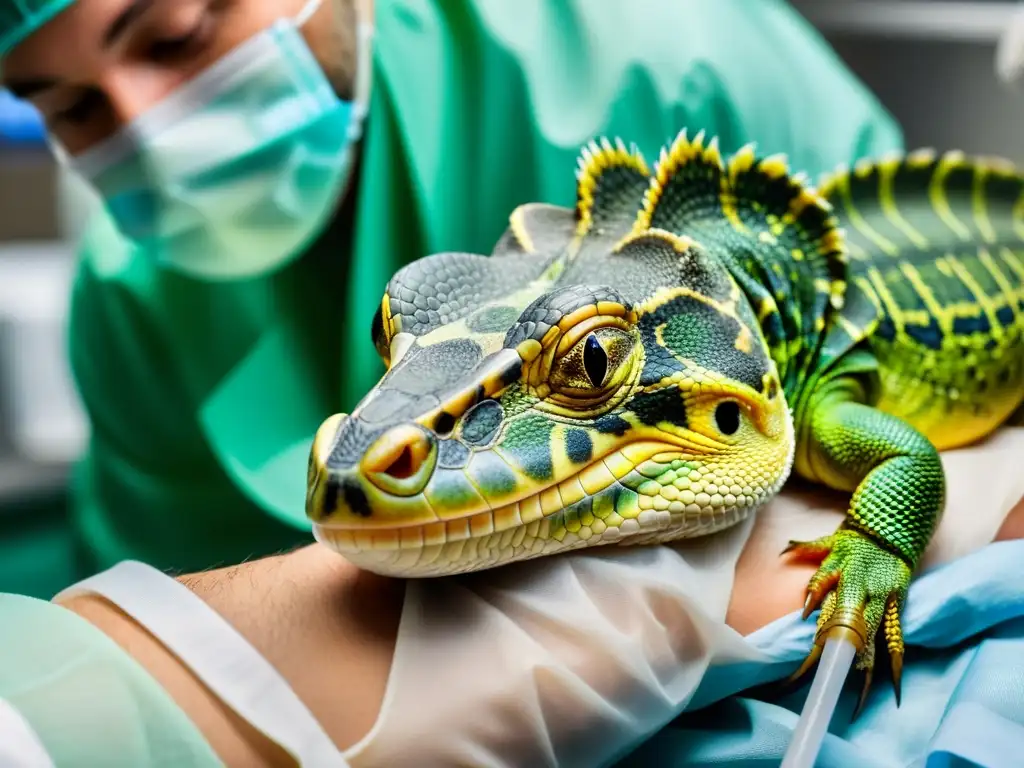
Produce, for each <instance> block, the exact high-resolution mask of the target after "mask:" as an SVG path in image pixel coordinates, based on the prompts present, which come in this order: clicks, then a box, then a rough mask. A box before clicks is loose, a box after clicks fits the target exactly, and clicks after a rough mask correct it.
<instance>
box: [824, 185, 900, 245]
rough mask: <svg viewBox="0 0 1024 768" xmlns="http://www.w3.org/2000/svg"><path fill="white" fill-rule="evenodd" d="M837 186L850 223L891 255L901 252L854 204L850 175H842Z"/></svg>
mask: <svg viewBox="0 0 1024 768" xmlns="http://www.w3.org/2000/svg"><path fill="white" fill-rule="evenodd" d="M837 188H838V189H839V194H840V195H841V197H842V199H843V204H844V206H845V208H846V213H847V215H848V216H849V217H850V223H851V224H853V226H854V227H856V228H857V231H858V232H860V233H861V234H862V235H864V237H866V238H867V239H868V240H870V241H871V242H873V243H874V244H875V245H876V246H878V247H879V248H881V249H882V251H883V252H884V253H886V254H888V255H889V256H896V255H898V254H899V252H900V250H899V248H897V247H896V246H895V245H894V244H893V243H892V241H891V240H888V239H886V238H884V237H882V236H881V235H880V234H878V233H877V232H875V230H874V229H872V228H871V225H869V224H868V223H867V221H865V219H864V217H863V216H861V214H860V211H858V210H857V207H856V206H855V205H854V204H853V193H852V191H851V190H850V177H849V176H842V177H840V178H839V179H838V181H837Z"/></svg>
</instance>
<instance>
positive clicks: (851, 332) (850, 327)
mask: <svg viewBox="0 0 1024 768" xmlns="http://www.w3.org/2000/svg"><path fill="white" fill-rule="evenodd" d="M839 326H840V327H841V328H842V329H843V330H844V331H846V335H847V336H849V337H850V338H851V339H854V340H855V341H856V340H857V339H861V338H863V336H864V329H863V328H861V327H859V326H856V325H854V324H853V323H851V322H850V321H849V320H848V319H847V318H846V317H844V316H843V315H839Z"/></svg>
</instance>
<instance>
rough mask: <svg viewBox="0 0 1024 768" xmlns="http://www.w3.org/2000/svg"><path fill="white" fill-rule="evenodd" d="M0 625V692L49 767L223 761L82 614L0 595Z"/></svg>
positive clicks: (200, 765) (186, 765) (193, 765)
mask: <svg viewBox="0 0 1024 768" xmlns="http://www.w3.org/2000/svg"><path fill="white" fill-rule="evenodd" d="M0 627H3V631H2V632H0V699H3V700H4V701H6V702H7V703H8V704H10V705H11V706H13V707H14V709H15V710H16V711H17V712H18V714H20V715H21V717H22V718H23V719H24V720H25V721H26V722H27V723H28V724H29V725H30V726H31V728H32V730H33V731H34V732H35V734H36V735H37V736H38V737H39V740H40V742H41V743H42V745H43V746H44V747H45V748H46V751H47V752H48V753H49V755H50V758H51V760H52V761H53V763H54V764H55V765H58V766H63V765H74V766H82V768H93V766H95V767H96V768H100V766H103V768H114V767H115V766H125V767H126V768H127V766H131V768H212V767H213V766H221V765H223V763H222V762H221V761H220V760H219V758H218V757H217V755H216V754H215V753H214V751H213V749H212V748H211V747H210V746H209V744H208V743H207V741H206V740H205V739H204V738H203V736H202V734H201V733H200V732H199V730H198V729H197V728H196V726H195V725H194V724H193V723H192V721H191V720H189V718H188V716H187V715H185V713H184V712H183V711H182V710H181V709H180V708H179V707H178V705H177V704H176V703H175V702H174V701H173V700H172V699H171V697H170V696H169V695H168V694H167V693H166V691H165V690H164V689H163V688H162V687H161V686H160V685H159V684H158V683H157V682H156V680H154V679H153V678H152V676H150V674H149V673H148V672H147V671H146V670H144V669H143V668H142V667H141V666H140V665H139V664H138V663H137V662H136V661H135V660H134V659H133V658H131V657H130V656H129V655H128V654H126V653H125V652H124V651H123V650H121V648H120V647H119V646H118V645H117V644H116V643H114V642H113V641H112V640H111V639H110V638H108V637H107V636H106V635H105V634H103V633H102V632H100V631H99V630H98V629H96V627H94V626H93V625H92V624H90V623H89V622H87V621H85V620H84V619H82V618H80V617H79V616H77V615H75V614H74V613H72V612H70V611H68V610H66V609H64V608H62V607H60V606H58V605H54V604H52V603H48V602H45V601H42V600H36V599H33V598H28V597H22V596H19V595H8V594H0Z"/></svg>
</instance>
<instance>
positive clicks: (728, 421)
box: [715, 400, 740, 435]
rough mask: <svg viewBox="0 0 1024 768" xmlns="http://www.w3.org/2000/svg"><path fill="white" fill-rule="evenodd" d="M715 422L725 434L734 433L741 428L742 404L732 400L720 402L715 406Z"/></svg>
mask: <svg viewBox="0 0 1024 768" xmlns="http://www.w3.org/2000/svg"><path fill="white" fill-rule="evenodd" d="M715 423H717V424H718V429H719V431H720V432H721V433H722V434H723V435H734V434H736V430H738V429H739V428H740V406H739V403H734V402H732V401H731V400H729V401H726V402H724V403H719V404H718V407H717V408H715Z"/></svg>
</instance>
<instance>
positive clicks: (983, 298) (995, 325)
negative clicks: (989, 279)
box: [946, 253, 1003, 338]
mask: <svg viewBox="0 0 1024 768" xmlns="http://www.w3.org/2000/svg"><path fill="white" fill-rule="evenodd" d="M946 262H947V263H948V264H949V266H950V268H951V269H952V270H953V273H954V274H955V275H956V276H957V277H958V278H959V279H960V281H961V282H962V283H963V284H964V285H966V286H967V290H969V291H970V292H971V293H972V294H973V295H974V298H975V300H976V301H977V302H978V306H979V307H981V309H982V311H983V312H984V313H985V316H986V317H987V318H988V322H989V325H990V326H991V329H992V330H991V331H990V333H991V334H992V335H993V336H995V337H996V338H1002V335H1003V329H1002V326H1001V325H1000V323H999V319H998V318H997V317H996V310H995V308H994V307H993V306H992V302H991V301H990V300H989V296H988V294H987V293H985V291H984V290H983V289H982V287H981V286H980V285H978V281H977V280H975V279H974V275H972V274H971V273H970V271H969V270H968V269H967V267H965V266H964V265H963V263H962V262H961V261H960V259H958V258H957V257H956V256H955V255H954V254H952V253H947V254H946Z"/></svg>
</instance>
